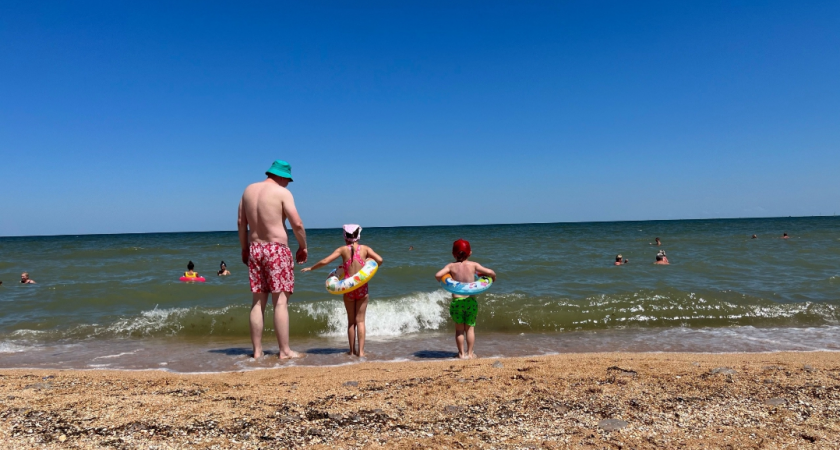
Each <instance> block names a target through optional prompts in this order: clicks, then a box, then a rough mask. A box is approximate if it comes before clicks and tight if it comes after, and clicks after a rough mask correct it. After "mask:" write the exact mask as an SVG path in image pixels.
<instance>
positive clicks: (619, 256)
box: [615, 253, 622, 266]
mask: <svg viewBox="0 0 840 450" xmlns="http://www.w3.org/2000/svg"><path fill="white" fill-rule="evenodd" d="M621 258H622V256H621V253H619V254H617V255H615V265H616V266H619V265H621Z"/></svg>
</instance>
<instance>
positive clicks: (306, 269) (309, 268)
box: [300, 267, 312, 273]
mask: <svg viewBox="0 0 840 450" xmlns="http://www.w3.org/2000/svg"><path fill="white" fill-rule="evenodd" d="M310 270H312V268H311V267H304V268H303V269H300V272H301V273H306V272H309V271H310Z"/></svg>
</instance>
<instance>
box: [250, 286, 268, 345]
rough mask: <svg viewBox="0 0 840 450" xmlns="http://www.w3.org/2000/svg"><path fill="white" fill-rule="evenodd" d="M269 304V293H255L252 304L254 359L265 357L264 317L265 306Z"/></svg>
mask: <svg viewBox="0 0 840 450" xmlns="http://www.w3.org/2000/svg"><path fill="white" fill-rule="evenodd" d="M266 303H268V293H267V292H254V295H253V303H251V318H250V320H251V345H253V347H254V353H253V355H252V356H253V357H254V358H259V357H261V356H262V355H263V351H262V333H263V315H264V314H265V305H266Z"/></svg>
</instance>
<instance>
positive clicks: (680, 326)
mask: <svg viewBox="0 0 840 450" xmlns="http://www.w3.org/2000/svg"><path fill="white" fill-rule="evenodd" d="M784 232H787V233H788V234H789V235H790V239H781V238H780V237H781V236H782V233H784ZM307 234H308V239H309V255H310V261H309V263H308V264H307V265H311V264H312V263H314V262H315V261H318V260H319V259H321V258H323V257H325V256H327V255H328V254H329V253H330V252H332V251H333V250H334V249H335V248H336V247H338V246H340V245H342V244H343V240H342V234H341V231H340V229H339V228H336V229H328V230H308V233H307ZM753 234H756V235H758V239H751V236H752V235H753ZM656 237H659V238H661V240H662V246H656V245H651V243H653V242H654V238H656ZM459 238H464V239H467V240H469V241H470V242H471V244H472V249H473V257H472V259H473V260H475V261H477V262H480V263H481V264H483V265H485V266H486V267H489V268H492V269H494V270H495V271H496V272H497V274H498V279H497V282H496V283H494V285H493V287H492V289H491V290H489V291H488V292H487V293H485V294H482V295H480V296H479V297H478V302H479V314H478V324H477V327H476V333H477V344H476V352H477V353H478V354H479V356H484V357H488V356H524V355H538V354H550V353H562V352H588V351H599V352H600V351H646V352H647V351H694V352H706V351H711V352H724V351H781V350H792V351H813V350H840V323H838V319H840V310H838V308H840V219H838V218H836V217H812V218H778V219H743V220H735V219H727V220H685V221H651V222H611V223H561V224H528V225H486V226H440V227H401V228H366V229H365V230H364V232H363V239H362V243H364V244H366V245H369V246H371V247H373V248H374V249H375V250H376V251H377V252H378V253H379V254H380V255H382V257H383V258H384V259H385V262H384V264H383V265H382V267H381V268H380V270H379V272H378V274H377V275H376V277H375V278H374V279H373V281H372V282H371V284H370V295H371V299H370V304H369V306H368V309H367V321H366V325H367V336H368V343H367V348H366V350H367V352H368V353H369V356H368V357H367V358H366V359H367V360H384V361H400V360H417V359H426V358H447V357H451V356H453V355H454V351H455V343H454V326H453V324H452V321H451V319H449V316H448V304H449V295H448V294H447V293H446V292H444V291H443V290H442V289H441V288H440V287H439V285H438V284H437V283H436V282H435V279H434V273H435V272H436V271H437V270H439V269H440V268H441V267H443V266H444V265H445V264H447V263H448V262H450V261H452V258H451V246H452V242H453V241H455V240H456V239H459ZM292 241H294V240H293V239H292ZM291 247H292V250H293V251H294V250H296V244H295V243H294V242H292V243H291ZM411 247H413V250H409V248H411ZM659 250H665V251H666V253H667V255H668V258H669V260H670V262H671V264H670V265H668V266H659V265H654V264H653V262H654V260H655V256H656V253H657V252H658V251H659ZM618 253H621V254H622V255H623V257H624V258H628V259H629V264H627V265H623V266H614V265H613V261H614V260H615V256H616V254H618ZM239 255H240V252H239V241H238V237H237V234H236V233H235V232H214V233H158V234H123V235H89V236H49V237H9V238H0V280H2V281H3V285H2V286H0V311H2V312H0V367H6V368H9V367H42V368H111V369H165V370H172V371H179V372H206V371H225V370H250V369H258V368H266V367H279V366H284V365H302V364H304V365H307V364H312V365H331V364H347V363H353V362H356V361H358V359H357V358H353V357H349V356H346V355H343V352H345V351H346V347H347V343H346V339H347V338H346V324H347V318H346V313H345V310H344V305H343V302H342V299H341V297H340V296H333V295H330V294H329V293H327V292H326V290H325V289H324V280H325V278H326V274H327V273H328V271H329V269H328V268H323V269H321V270H319V271H315V272H311V273H307V274H302V273H300V272H299V271H297V272H296V274H295V276H296V285H295V293H294V295H293V296H292V297H291V303H290V307H289V310H290V316H291V342H292V347H293V348H294V349H296V350H298V351H302V352H306V354H307V356H306V357H305V358H303V359H301V360H297V361H294V362H288V363H287V362H279V361H277V359H276V358H272V357H268V358H263V359H261V360H258V361H254V360H253V359H251V358H249V357H248V353H249V352H250V340H249V325H248V314H249V310H250V306H251V294H250V291H249V286H248V274H247V268H246V266H245V265H243V264H242V263H241V261H240V260H239V257H240V256H239ZM189 260H192V261H193V262H194V263H195V265H196V271H197V272H199V273H200V274H201V275H202V276H204V277H206V278H207V282H206V283H189V284H188V283H181V282H179V281H178V278H179V277H180V276H181V274H182V273H183V272H184V271H185V270H186V264H187V261H189ZM222 260H224V261H226V262H227V265H228V268H229V270H230V271H231V275H230V276H227V277H217V276H216V275H215V274H216V271H217V270H218V267H219V263H220V261H222ZM299 268H300V267H298V268H297V269H299ZM23 271H27V272H29V273H30V275H31V277H32V278H33V279H34V280H36V281H37V282H38V284H36V285H21V284H20V283H19V277H20V273H21V272H23ZM271 317H272V309H271V307H269V308H268V311H267V312H266V330H265V334H264V338H263V342H264V346H265V347H266V348H267V350H268V351H269V355H270V356H271V355H272V354H273V355H276V351H277V347H276V345H277V344H276V339H275V337H274V331H273V326H272V320H271Z"/></svg>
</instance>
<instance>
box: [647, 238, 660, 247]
mask: <svg viewBox="0 0 840 450" xmlns="http://www.w3.org/2000/svg"><path fill="white" fill-rule="evenodd" d="M655 240H656V242H651V243H650V244H649V245H656V246H660V245H662V241H660V240H659V238H656V239H655Z"/></svg>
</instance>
